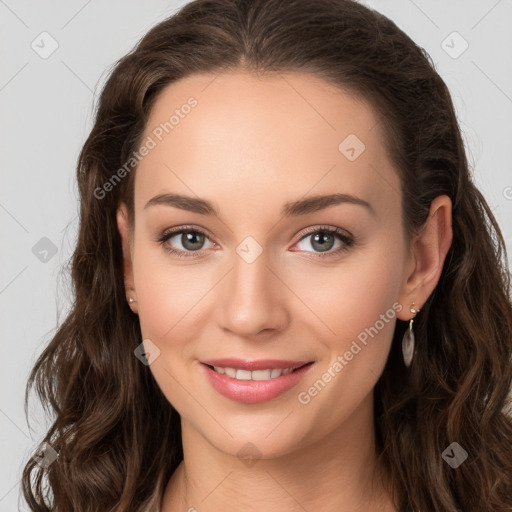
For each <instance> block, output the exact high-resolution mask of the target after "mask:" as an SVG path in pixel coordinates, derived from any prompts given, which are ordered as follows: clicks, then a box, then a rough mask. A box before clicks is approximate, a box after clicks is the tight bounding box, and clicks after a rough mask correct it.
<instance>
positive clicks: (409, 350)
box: [402, 302, 420, 368]
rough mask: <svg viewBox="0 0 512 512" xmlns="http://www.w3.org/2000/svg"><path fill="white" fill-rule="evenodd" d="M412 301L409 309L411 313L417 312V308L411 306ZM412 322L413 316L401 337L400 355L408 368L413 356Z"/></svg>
mask: <svg viewBox="0 0 512 512" xmlns="http://www.w3.org/2000/svg"><path fill="white" fill-rule="evenodd" d="M413 306H414V302H413V303H412V304H411V308H410V311H411V313H413V314H416V313H419V311H420V310H419V309H416V308H414V307H413ZM413 322H414V317H413V318H411V319H410V320H409V328H408V329H407V330H406V331H405V334H404V337H403V338H402V355H403V358H404V364H405V366H407V368H409V366H411V363H412V358H413V356H414V342H415V341H414V331H413V330H412V323H413Z"/></svg>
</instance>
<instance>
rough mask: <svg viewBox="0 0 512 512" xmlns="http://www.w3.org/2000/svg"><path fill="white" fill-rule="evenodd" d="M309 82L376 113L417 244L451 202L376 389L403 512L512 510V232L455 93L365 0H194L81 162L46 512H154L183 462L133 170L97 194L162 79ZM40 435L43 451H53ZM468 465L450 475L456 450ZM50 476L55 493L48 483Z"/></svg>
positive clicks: (52, 350)
mask: <svg viewBox="0 0 512 512" xmlns="http://www.w3.org/2000/svg"><path fill="white" fill-rule="evenodd" d="M231 70H246V71H250V72H252V73H255V74H259V75H263V74H265V73H281V72H286V71H298V72H302V73H310V74H311V75H313V76H315V77H320V78H322V79H324V80H326V81H328V82H329V83H332V84H335V85H336V86H338V87H340V88H341V89H343V90H348V91H351V92H355V93H356V94H358V95H360V97H362V98H364V99H366V100H367V101H368V102H369V103H370V104H371V105H372V106H373V107H374V109H375V112H377V113H378V116H379V118H380V120H381V121H382V120H383V119H384V120H385V122H384V123H382V122H381V128H382V130H383V131H384V134H385V140H386V145H387V149H388V152H389V155H390V158H391V159H392V161H393V163H394V165H395V167H396V169H397V172H398V174H399V176H400V180H401V185H402V210H403V224H404V229H405V231H406V236H407V240H408V241H410V240H411V237H412V236H413V235H414V234H415V233H417V232H418V231H419V230H420V229H421V228H422V226H423V225H424V223H425V221H426V219H427V216H428V213H429V207H430V204H431V202H432V200H433V199H434V198H435V197H437V196H439V195H442V194H446V195H448V196H449V197H450V199H451V201H452V208H453V209H452V219H453V223H452V228H453V241H452V245H451V247H450V250H449V252H448V254H447V257H446V260H445V264H444V267H443V271H442V274H441V277H440V280H439V282H438V284H437V286H436V288H435V290H434V292H433V293H432V294H431V296H430V297H429V299H428V300H427V302H426V303H425V304H424V305H423V307H422V309H421V313H420V314H418V315H417V317H416V319H415V323H414V327H415V334H416V340H417V345H416V347H417V348H416V356H415V360H414V362H413V364H412V366H411V367H410V368H409V369H406V368H405V366H404V365H403V362H402V358H401V352H400V341H401V338H402V335H403V333H404V331H405V328H406V327H407V323H406V322H403V321H400V320H397V323H396V327H395V333H394V337H393V343H392V348H391V351H390V354H389V357H388V360H387V364H386V367H385V369H384V371H383V374H382V376H381V378H380V379H379V381H378V383H377V384H376V387H375V393H374V396H375V404H374V406H375V422H376V425H375V426H376V432H377V448H378V456H379V461H380V462H382V463H383V464H384V465H385V467H386V468H387V469H388V471H389V474H390V475H391V482H392V492H393V496H394V499H395V503H396V505H397V507H398V509H399V510H400V511H401V512H417V511H418V510H420V511H422V512H432V511H439V512H441V511H442V512H456V511H463V512H487V511H488V512H491V511H492V512H505V511H506V512H510V511H512V419H511V416H510V411H509V409H508V408H509V407H510V396H508V395H509V390H510V388H511V385H512V305H511V293H510V289H511V288H510V274H509V271H508V265H507V258H506V247H505V243H504V240H503V236H502V234H501V232H500V228H499V226H498V224H497V222H496V220H495V218H494V216H493V214H492V212H491V210H490V208H489V206H488V204H487V203H486V201H485V199H484V197H483V196H482V194H481V193H480V192H479V191H478V190H477V188H476V187H475V185H474V184H473V181H472V177H471V173H470V169H469V166H468V162H467V157H466V154H465V149H464V144H463V140H462V137H461V132H460V128H459V126H458V122H457V119H456V113H455V110H454V106H453V103H452V100H451V97H450V94H449V91H448V88H447V86H446V85H445V83H444V81H443V80H442V79H441V77H440V76H439V74H438V73H437V72H436V70H435V66H434V64H433V62H432V60H431V58H430V57H429V55H428V54H427V53H426V52H425V51H424V50H423V49H422V48H420V47H419V46H417V45H416V44H415V43H414V42H413V41H412V40H411V39H410V38H409V37H408V36H407V35H406V34H405V33H404V32H403V31H402V30H400V29H399V28H398V27H397V26H396V25H395V23H393V22H392V21H391V20H389V19H388V18H386V17H385V16H383V15H381V14H379V13H378V12H376V11H374V10H371V9H370V8H368V7H365V6H363V5H361V4H358V3H357V2H355V1H351V0H315V1H311V0H286V1H283V0H195V1H192V2H190V3H188V4H187V5H185V6H183V7H182V8H181V9H180V10H179V11H177V12H176V13H175V14H174V15H172V16H170V17H169V18H167V19H166V20H164V21H162V22H160V23H159V24H158V25H156V26H155V27H154V28H152V29H151V30H150V31H149V32H148V33H147V34H146V35H145V36H144V37H143V38H142V39H141V40H140V42H139V43H138V44H137V45H136V46H135V48H134V49H133V50H132V51H131V52H130V53H129V54H127V55H126V56H124V57H123V58H121V59H120V60H119V61H118V62H116V63H115V65H114V66H113V68H112V70H111V72H110V74H109V77H108V80H107V82H106V84H105V86H104V88H103V90H102V92H101V96H100V98H99V103H98V105H97V108H96V111H95V121H94V126H93V128H92V130H91V133H90V135H89V137H88V138H87V140H86V142H85V144H84V146H83V148H82V150H81V153H80V155H79V158H78V164H77V180H78V186H79V193H80V225H79V232H78V240H77V244H76V249H75V251H74V254H73V257H72V261H71V277H72V283H73V295H74V302H73V304H72V308H71V310H70V312H69V314H68V315H67V317H66V318H65V320H64V321H63V322H62V324H61V325H60V326H59V328H58V330H57V331H56V334H55V335H54V336H53V338H52V339H51V341H50V342H49V344H48V345H47V347H46V348H45V349H44V351H43V352H42V353H41V355H40V357H39V358H38V360H37V362H36V363H35V366H34V368H33V369H32V372H31V374H30V376H29V380H28V383H27V388H26V395H25V414H27V412H26V411H27V402H28V397H29V390H30V388H31V387H33V386H34V385H35V387H36V391H37V394H38V397H39V399H40V400H41V401H42V402H43V404H45V408H46V410H47V411H49V412H51V414H52V415H53V416H54V419H52V421H53V423H52V424H51V427H50V428H49V430H48V432H47V434H46V436H45V437H44V440H43V441H44V442H46V443H48V445H50V446H51V447H52V448H53V449H54V450H55V451H56V452H57V453H58V458H57V459H56V460H55V461H53V463H51V464H50V465H49V466H48V467H47V468H43V467H42V466H41V465H38V464H37V463H36V461H35V460H34V459H32V458H31V459H29V460H28V462H27V464H26V466H25V467H24V472H23V478H22V492H23V495H24V498H25V499H26V501H27V503H28V505H29V507H30V510H31V511H34V512H43V511H50V510H53V511H56V512H69V511H71V510H73V511H74V512H91V511H101V512H107V511H108V512H114V511H116V512H136V511H137V512H142V511H146V510H149V509H150V508H151V507H158V504H159V503H160V499H161V495H162V492H163V490H164V489H165V485H166V484H167V482H168V480H169V479H170V477H171V476H172V474H173V472H174V470H175V469H176V467H177V466H178V464H179V463H180V462H181V460H182V458H183V451H182V444H181V443H182V441H181V427H180V418H179V415H178V413H177V412H176V410H175V409H174V408H173V407H172V405H170V404H169V402H168V401H167V399H166V398H165V396H164V395H163V393H162V392H161V390H160V388H159V387H158V385H157V383H156V381H155V380H154V378H153V376H152V374H151V372H150V370H149V368H148V367H147V366H145V365H142V364H140V361H139V360H138V359H137V358H136V357H135V356H134V353H133V351H134V348H135V347H137V346H138V345H139V344H140V343H141V341H142V336H141V331H140V324H139V319H138V317H137V316H136V315H134V314H133V313H132V312H131V310H130V308H129V307H128V305H127V302H126V293H125V289H124V279H123V260H122V250H121V240H120V236H119V233H118V229H117V224H116V210H117V208H118V205H119V204H120V202H121V201H123V202H126V203H127V205H128V207H129V211H130V222H131V223H132V225H133V220H134V214H133V184H134V174H135V167H134V169H133V170H132V171H131V172H129V173H128V174H127V176H126V177H124V178H123V179H122V180H121V181H120V183H119V184H118V185H117V186H114V187H113V188H112V190H111V191H109V192H108V193H106V194H104V197H102V198H98V190H99V189H101V187H103V186H104V184H105V183H106V182H107V181H109V180H110V179H112V177H113V175H114V173H115V172H116V171H117V170H118V169H119V168H121V167H122V166H123V165H124V164H125V163H126V162H127V160H128V159H129V158H130V155H132V154H133V152H134V151H135V150H136V149H137V148H138V147H139V146H138V145H139V144H140V142H141V134H142V133H143V130H144V128H145V126H146V121H147V119H148V116H149V113H150V110H151V106H152V105H153V104H154V101H155V98H156V97H157V95H158V93H159V92H160V91H162V89H163V88H164V87H166V86H167V85H169V84H172V83H173V82H175V81H176V80H179V79H180V78H183V77H186V76H188V75H191V74H193V73H198V72H200V73H205V72H211V73H214V74H218V73H222V72H223V71H231ZM43 441H42V442H43ZM452 442H457V443H459V444H460V445H461V446H462V447H463V448H464V449H465V450H466V451H467V452H468V458H467V459H466V461H465V462H464V463H463V464H461V465H460V466H459V467H457V468H456V469H453V468H452V467H450V465H448V464H447V463H446V462H445V461H444V460H443V458H442V453H443V451H444V450H445V449H446V448H447V447H448V446H449V445H450V444H451V443H452ZM45 483H47V485H46V486H45Z"/></svg>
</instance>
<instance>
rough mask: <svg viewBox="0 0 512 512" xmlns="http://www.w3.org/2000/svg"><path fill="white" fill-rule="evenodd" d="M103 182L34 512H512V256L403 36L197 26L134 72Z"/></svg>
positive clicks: (101, 130) (310, 16) (56, 351)
mask: <svg viewBox="0 0 512 512" xmlns="http://www.w3.org/2000/svg"><path fill="white" fill-rule="evenodd" d="M78 183H79V188H80V200H81V215H80V230H79V237H78V242H77V247H76V250H75V253H74V257H73V267H72V278H73V282H74V286H75V295H76V300H75V302H74V306H73V308H72V310H71V312H70V313H69V316H68V317H67V319H66V320H65V322H64V323H63V325H62V326H61V327H60V329H59V330H58V332H57V334H56V335H55V337H54V338H53V339H52V341H51V343H50V344H49V346H48V347H47V348H46V349H45V351H44V352H43V353H42V355H41V356H40V358H39V359H38V361H37V363H36V365H35V367H34V369H33V371H32V374H31V375H30V379H29V383H28V386H27V393H28V389H29V388H30V386H31V385H33V384H34V383H35V384H36V386H37V390H38V393H39V396H40V397H41V399H42V400H43V402H45V403H50V404H51V406H52V407H53V409H54V411H55V421H54V423H53V425H52V426H51V429H50V431H49V432H48V434H47V436H46V437H45V440H44V441H45V444H44V445H43V447H42V448H41V450H40V451H39V453H38V454H37V455H36V456H35V457H34V458H32V459H31V460H30V461H29V462H28V463H27V465H26V467H25V471H24V475H23V492H24V496H25V498H26V500H27V502H28V504H29V506H30V509H31V510H33V511H43V510H66V511H67V510H73V511H75V512H77V511H91V510H98V511H114V510H115V511H147V510H159V511H161V512H174V511H177V510H198V511H214V510H223V511H231V510H244V511H245V510H248V511H250V510H254V511H257V510H258V511H259V510H290V511H292V510H310V511H311V510H322V511H332V510H337V511H338V510H347V511H363V510H365V511H366V510H372V511H377V510H378V511H386V512H388V511H400V512H409V511H410V512H413V511H414V512H417V511H422V512H425V511H429V512H430V511H442V512H455V511H464V512H476V511H478V512H482V511H489V512H490V511H493V512H495V511H511V510H512V457H511V455H512V451H511V447H512V419H511V417H510V414H509V411H508V409H507V408H508V407H509V406H510V401H509V399H508V398H507V395H508V393H509V390H510V387H511V384H512V307H511V301H510V295H509V289H510V288H509V276H508V273H507V269H506V263H505V262H506V258H505V254H504V253H505V244H504V241H503V237H502V235H501V232H500V229H499V227H498V225H497V223H496V221H495V219H494V217H493V215H492V213H491V211H490V209H489V207H488V205H487V203H486V201H485V200H484V198H483V197H482V195H481V193H480V192H479V191H478V190H477V189H476V187H475V185H474V184H473V183H472V181H471V179H470V175H469V169H468V163H467V160H466V155H465V152H464V146H463V142H462V139H461V134H460V129H459V126H458V124H457V120H456V116H455V112H454V108H453V104H452V101H451V98H450V95H449V92H448V89H447V87H446V85H445V84H444V82H443V81H442V79H441V78H440V77H439V75H438V74H437V73H436V71H435V70H434V67H433V64H432V62H431V60H430V58H429V57H428V56H427V55H426V53H425V52H424V51H423V50H422V49H421V48H419V47H418V46H417V45H415V43H414V42H413V41H412V40H411V39H410V38H409V37H408V36H406V35H405V34H404V33H403V32H402V31H401V30H400V29H398V28H397V26H396V25H395V24H394V23H393V22H391V21H390V20H388V19H387V18H385V17H384V16H382V15H380V14H378V13H377V12H375V11H372V10H370V9H368V8H366V7H364V6H362V5H360V4H358V3H356V2H354V1H350V0H317V1H315V2H310V1H309V0H294V1H287V2H282V1H279V0H252V1H245V0H244V1H242V0H237V1H232V0H231V1H230V0H209V1H206V0H196V1H194V2H191V3H189V4H188V5H186V6H185V7H183V8H182V9H181V10H180V11H179V12H178V13H176V14H175V15H174V16H171V17H170V18H168V19H167V20H165V21H163V22H161V23H160V24H159V25H157V26H156V27H154V28H153V29H152V30H151V31H150V32H149V33H148V34H147V35H146V36H145V37H144V38H143V39H142V41H141V42H140V43H139V44H138V45H137V47H136V48H135V49H134V51H133V52H131V53H130V54H128V55H127V56H125V57H124V58H123V59H121V60H120V61H119V62H118V63H117V65H116V66H115V68H114V70H113V71H112V73H111V75H110V77H109V79H108V81H107V83H106V85H105V87H104V90H103V92H102V94H101V98H100V102H99V108H98V111H97V113H96V119H95V124H94V126H93V129H92V131H91V134H90V135H89V138H88V139H87V141H86V143H85V145H84V147H83V149H82V152H81V154H80V158H79V164H78ZM507 400H508V401H507ZM52 454H53V457H52V456H51V455H52ZM43 478H47V479H48V482H49V484H50V487H51V496H50V497H49V498H48V500H47V503H48V504H46V505H45V504H44V502H43V496H44V491H43ZM31 480H32V481H34V483H33V484H32V483H31Z"/></svg>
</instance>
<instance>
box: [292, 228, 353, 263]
mask: <svg viewBox="0 0 512 512" xmlns="http://www.w3.org/2000/svg"><path fill="white" fill-rule="evenodd" d="M306 233H307V234H306V235H305V236H303V237H302V238H301V239H300V240H299V242H297V244H296V245H297V246H298V247H299V250H301V251H306V252H311V251H308V248H312V249H313V251H312V252H314V253H315V255H316V256H318V257H321V258H323V257H330V256H335V255H338V254H340V253H342V252H344V251H347V250H348V249H349V248H350V247H351V246H352V245H353V244H354V240H353V238H351V237H350V236H348V235H347V234H346V232H345V231H343V230H342V229H340V228H336V227H332V226H320V227H313V228H310V229H309V230H308V231H307V232H306ZM336 241H338V242H339V243H338V246H337V247H336V249H335V250H331V249H332V248H333V247H334V246H335V245H336ZM300 244H302V247H301V246H300ZM316 256H315V257H316Z"/></svg>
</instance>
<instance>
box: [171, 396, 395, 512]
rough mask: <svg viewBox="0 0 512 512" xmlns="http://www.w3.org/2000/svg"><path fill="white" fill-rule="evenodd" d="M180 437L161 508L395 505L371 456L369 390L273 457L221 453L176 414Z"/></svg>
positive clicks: (356, 510) (229, 510)
mask: <svg viewBox="0 0 512 512" xmlns="http://www.w3.org/2000/svg"><path fill="white" fill-rule="evenodd" d="M182 441H183V451H184V459H183V461H182V463H181V464H180V466H179V467H178V469H177V470H176V471H175V473H174V475H173V477H172V478H171V480H170V481H169V483H168V485H167V488H166V490H165V493H164V496H163V499H162V507H161V512H177V511H189V510H190V511H195V510H200V511H201V512H213V511H217V510H223V511H224V512H235V511H236V512H238V511H239V510H244V511H248V512H251V511H260V510H266V511H268V512H274V511H275V512H277V511H280V512H281V511H282V510H297V511H299V510H300V511H303V510H322V511H333V512H334V511H337V512H344V511H347V512H348V511H350V512H363V511H367V510H372V511H376V512H377V511H379V512H381V511H382V512H396V508H395V507H394V505H393V504H392V500H391V496H390V495H389V493H388V492H387V490H386V485H385V482H387V479H386V475H385V473H384V471H383V470H382V468H380V467H377V464H376V458H377V454H376V450H375V429H374V422H373V394H371V393H370V395H368V397H367V399H365V402H364V404H363V406H362V407H360V408H358V410H357V411H354V413H353V414H352V416H351V417H350V418H348V419H347V421H346V422H345V423H344V424H343V425H342V426H341V428H338V429H337V430H336V431H333V432H332V433H331V434H330V435H329V436H327V437H324V438H322V439H321V440H318V441H315V442H311V443H308V442H307V440H304V442H303V443H301V446H300V449H297V450H296V451H293V452H289V453H286V454H283V455H282V456H279V457H275V458H257V457H255V458H253V459H252V460H251V459H242V458H240V457H237V455H236V453H235V454H234V455H232V454H226V453H224V452H222V451H220V450H218V449H216V448H215V447H214V446H212V445H211V444H210V443H209V442H208V441H207V440H206V439H205V438H204V437H203V436H202V435H201V433H199V432H198V431H197V430H195V429H193V428H192V426H191V425H189V424H188V423H186V422H184V421H183V420H182Z"/></svg>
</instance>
